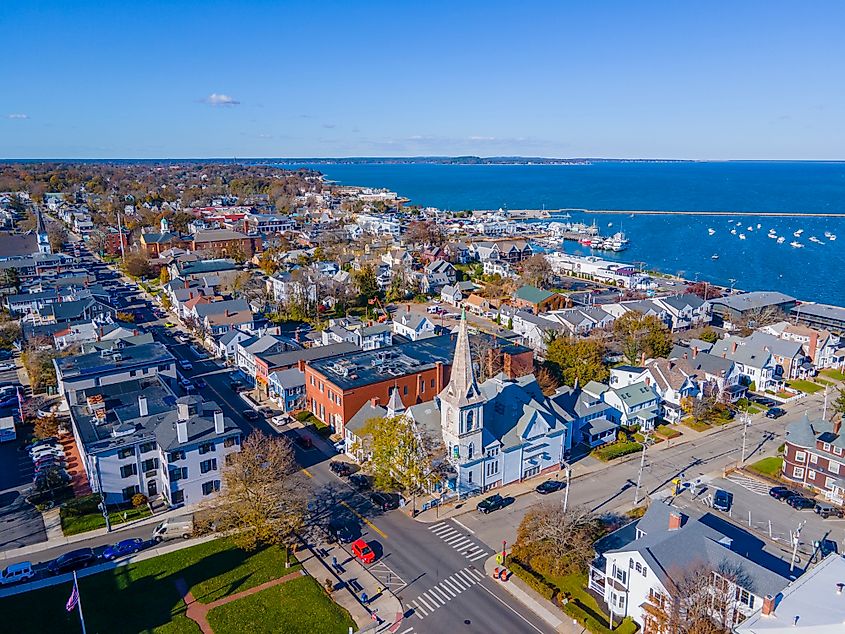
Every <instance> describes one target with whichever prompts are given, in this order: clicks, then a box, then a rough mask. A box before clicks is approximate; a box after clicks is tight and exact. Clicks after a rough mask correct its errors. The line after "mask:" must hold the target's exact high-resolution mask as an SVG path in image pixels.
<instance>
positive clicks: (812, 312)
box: [791, 304, 845, 322]
mask: <svg viewBox="0 0 845 634" xmlns="http://www.w3.org/2000/svg"><path fill="white" fill-rule="evenodd" d="M791 312H792V313H794V314H795V315H797V316H798V318H799V319H800V318H801V316H802V315H809V316H812V317H821V318H823V319H831V320H836V321H841V322H845V308H842V307H841V306H832V305H830V304H801V305H800V306H796V307H795V308H793V309H792V311H791Z"/></svg>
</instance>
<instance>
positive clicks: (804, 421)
mask: <svg viewBox="0 0 845 634" xmlns="http://www.w3.org/2000/svg"><path fill="white" fill-rule="evenodd" d="M786 440H787V441H788V442H789V443H790V444H792V445H798V446H800V447H806V448H810V449H813V450H814V451H817V452H822V450H821V449H816V440H821V441H822V442H826V443H829V444H830V445H831V446H833V447H839V448H840V449H845V435H843V434H841V433H839V434H837V433H834V427H833V423H832V422H831V421H829V420H824V419H821V418H816V419H813V420H810V418H809V417H808V416H807V414H804V417H803V418H801V420H797V421H795V422H794V423H790V424H789V425H787V426H786ZM831 455H834V454H831Z"/></svg>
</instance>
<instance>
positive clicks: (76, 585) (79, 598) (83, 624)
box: [73, 570, 85, 634]
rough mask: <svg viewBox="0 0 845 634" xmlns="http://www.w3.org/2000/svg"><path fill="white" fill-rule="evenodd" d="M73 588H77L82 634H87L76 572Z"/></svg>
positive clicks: (74, 573)
mask: <svg viewBox="0 0 845 634" xmlns="http://www.w3.org/2000/svg"><path fill="white" fill-rule="evenodd" d="M73 587H74V588H76V607H77V608H78V609H79V622H80V623H81V624H82V634H85V617H84V616H83V615H82V594H81V593H80V592H79V583H78V582H77V580H76V570H74V571H73Z"/></svg>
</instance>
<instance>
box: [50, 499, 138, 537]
mask: <svg viewBox="0 0 845 634" xmlns="http://www.w3.org/2000/svg"><path fill="white" fill-rule="evenodd" d="M124 513H126V519H125V520H124V519H123V514H124ZM149 516H150V509H149V508H148V507H147V506H146V505H145V506H141V507H139V508H137V509H135V508H130V509H125V510H123V511H109V521H110V522H111V525H112V526H117V525H118V524H123V523H124V522H132V521H134V520H138V519H141V518H144V517H149ZM105 526H106V520H105V518H104V517H103V514H102V513H100V512H99V511H97V512H95V513H87V514H85V515H65V514H62V532H63V533H64V534H65V535H78V534H79V533H85V532H87V531H93V530H94V529H96V528H105ZM150 531H151V532H152V527H150Z"/></svg>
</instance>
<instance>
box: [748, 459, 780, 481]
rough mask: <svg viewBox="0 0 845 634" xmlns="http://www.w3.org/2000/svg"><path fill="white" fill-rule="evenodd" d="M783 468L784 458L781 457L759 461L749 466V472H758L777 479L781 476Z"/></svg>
mask: <svg viewBox="0 0 845 634" xmlns="http://www.w3.org/2000/svg"><path fill="white" fill-rule="evenodd" d="M782 467H783V458H779V457H772V458H763V459H762V460H758V461H757V462H755V463H753V464H750V465H748V469H749V470H751V471H756V472H757V473H760V474H762V475H765V476H769V477H770V478H777V477H778V476H780V474H781V468H782Z"/></svg>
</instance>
